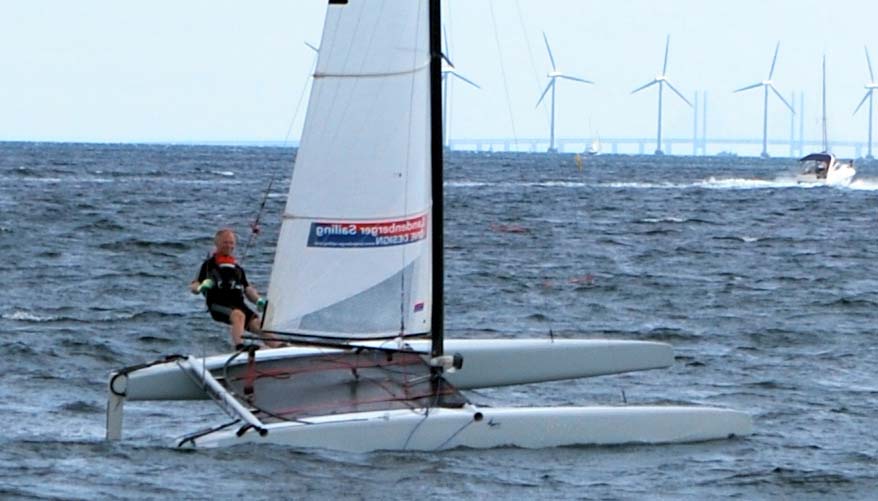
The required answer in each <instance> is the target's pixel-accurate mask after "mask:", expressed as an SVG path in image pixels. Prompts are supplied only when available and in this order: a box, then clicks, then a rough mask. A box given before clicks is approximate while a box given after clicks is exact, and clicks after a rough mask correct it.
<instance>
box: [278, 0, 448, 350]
mask: <svg viewBox="0 0 878 501" xmlns="http://www.w3.org/2000/svg"><path fill="white" fill-rule="evenodd" d="M427 23H428V15H427V2H426V1H395V2H382V1H373V0H360V1H357V2H350V3H347V4H343V5H342V4H339V5H332V6H330V8H329V9H328V11H327V17H326V22H325V25H324V31H323V37H322V41H321V45H320V50H319V53H318V61H317V68H316V70H315V73H314V77H315V78H314V82H313V86H312V91H311V98H310V100H309V104H308V110H307V114H306V118H305V128H304V130H303V134H302V139H301V141H300V147H299V150H298V152H297V157H296V164H295V167H294V169H293V175H292V178H291V181H290V191H289V196H288V198H287V205H286V208H285V210H284V214H283V218H282V220H281V230H280V235H279V238H278V244H277V250H276V253H275V260H274V265H273V267H272V275H271V279H270V283H269V291H268V298H269V305H270V306H269V309H268V311H267V312H266V315H265V324H264V328H266V329H268V330H276V331H291V332H309V333H314V334H319V335H321V336H328V337H337V338H339V339H366V338H378V337H387V336H389V335H397V336H409V335H423V334H424V333H427V332H429V331H430V323H431V309H432V302H433V298H432V277H431V271H432V249H431V242H432V231H433V230H432V228H431V226H432V225H431V217H432V214H431V203H432V202H431V178H430V171H431V157H430V123H431V113H430V109H429V106H428V103H429V99H430V72H429V71H427V69H428V68H429V67H430V64H429V62H430V52H429V40H428V26H427Z"/></svg>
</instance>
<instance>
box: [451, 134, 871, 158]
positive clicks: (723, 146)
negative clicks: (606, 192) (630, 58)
mask: <svg viewBox="0 0 878 501" xmlns="http://www.w3.org/2000/svg"><path fill="white" fill-rule="evenodd" d="M600 141H601V153H611V154H612V153H617V154H628V155H635V154H636V155H648V154H652V153H654V152H655V137H651V138H642V137H641V138H635V137H601V138H600ZM591 142H592V138H581V137H580V138H569V137H567V138H563V137H562V138H557V137H556V138H555V146H556V149H557V150H558V152H559V153H581V152H584V151H585V150H586V149H588V148H590V147H591ZM831 144H832V151H833V152H834V153H835V154H836V155H838V156H839V157H845V158H863V157H864V156H865V155H866V152H867V151H868V145H867V143H866V141H849V140H842V141H836V140H833V141H832V143H831ZM446 145H447V146H448V147H449V148H451V149H452V150H464V151H525V152H545V151H547V150H548V149H549V138H548V137H540V138H517V139H513V138H478V139H458V138H455V139H448V140H447V141H446ZM822 149H823V143H822V141H821V140H799V139H796V140H793V141H790V139H789V138H787V139H775V140H771V139H769V140H768V154H769V155H770V156H774V157H801V156H804V155H807V154H808V153H812V152H815V151H821V150H822ZM662 151H663V152H664V154H666V155H718V154H736V155H741V156H759V154H760V153H761V152H762V139H746V138H697V139H694V138H691V137H689V138H663V140H662ZM873 153H874V151H873Z"/></svg>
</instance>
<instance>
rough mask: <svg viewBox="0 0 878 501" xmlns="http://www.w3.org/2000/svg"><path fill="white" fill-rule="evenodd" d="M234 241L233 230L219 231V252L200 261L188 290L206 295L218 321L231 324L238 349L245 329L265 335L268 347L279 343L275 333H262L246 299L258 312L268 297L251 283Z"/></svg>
mask: <svg viewBox="0 0 878 501" xmlns="http://www.w3.org/2000/svg"><path fill="white" fill-rule="evenodd" d="M235 243H236V239H235V232H234V231H232V230H231V229H229V228H223V229H220V230H219V231H217V232H216V235H215V236H214V244H215V245H216V252H215V253H214V254H213V255H212V256H210V257H209V258H208V259H206V260H205V261H204V262H203V263H202V264H201V269H200V270H199V271H198V276H197V277H196V278H195V280H193V281H192V282H191V283H190V284H189V290H190V291H191V292H192V294H199V293H200V294H204V298H205V301H206V303H207V309H208V311H210V316H211V317H213V319H214V320H216V321H217V322H222V323H226V324H229V326H230V328H229V330H230V334H231V336H232V345H233V346H234V347H235V349H238V350H240V349H243V348H244V338H243V335H244V329H245V328H246V329H247V330H248V331H250V332H252V333H254V334H257V335H259V336H260V337H262V339H263V340H265V342H266V344H267V345H268V346H270V347H275V346H280V345H281V343H280V342H278V341H277V339H276V338H275V337H274V336H272V335H270V334H266V333H263V332H262V329H261V327H260V323H261V321H260V318H259V315H258V314H256V313H255V312H254V311H253V310H252V309H250V307H248V306H247V304H246V303H245V302H244V297H245V296H246V298H247V299H249V300H250V301H251V302H253V303H254V304H255V305H256V306H257V308H258V309H259V311H264V310H265V305H266V301H265V299H263V298H262V297H260V295H259V292H258V291H257V290H256V288H255V287H253V286H252V285H250V282H248V281H247V275H246V274H245V273H244V268H242V267H241V265H239V264H238V263H237V262H236V261H235V255H234V254H235Z"/></svg>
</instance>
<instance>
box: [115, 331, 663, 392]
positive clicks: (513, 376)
mask: <svg viewBox="0 0 878 501" xmlns="http://www.w3.org/2000/svg"><path fill="white" fill-rule="evenodd" d="M361 344H363V345H370V346H379V345H381V343H375V342H372V343H361ZM385 344H386V345H388V346H389V345H390V343H385ZM408 344H409V346H410V347H411V348H412V349H413V350H416V351H420V352H425V353H426V352H428V351H429V341H421V340H417V341H411V342H409V343H408ZM393 346H394V347H395V346H396V345H395V343H393ZM332 351H337V350H332V349H327V348H299V347H290V348H276V349H271V350H258V351H257V352H256V361H257V362H258V361H261V360H274V359H280V358H291V357H302V356H306V355H314V354H317V353H328V352H332ZM445 352H446V353H448V354H452V353H460V354H461V355H462V356H463V367H462V368H461V369H460V370H458V371H456V372H448V373H446V374H445V378H446V379H447V380H448V382H450V383H451V384H453V385H454V386H456V387H457V388H459V389H462V390H467V389H476V388H487V387H495V386H508V385H516V384H529V383H539V382H545V381H557V380H562V379H575V378H581V377H591V376H601V375H608V374H619V373H623V372H631V371H640V370H648V369H658V368H664V367H669V366H670V365H672V364H673V363H674V352H673V349H672V348H671V346H670V345H668V344H665V343H656V342H650V341H616V340H601V339H585V340H572V339H559V340H554V341H552V340H549V339H467V340H448V341H446V342H445ZM230 356H231V355H228V354H226V355H217V356H212V357H207V358H206V359H204V363H205V368H206V369H207V370H218V369H220V368H222V367H223V365H224V364H225V363H226V362H227V361H228V359H229V357H230ZM425 358H426V357H425ZM246 361H247V357H246V356H241V357H238V358H237V359H236V360H235V361H234V363H235V364H244V363H246ZM110 389H111V391H112V392H113V393H116V394H117V395H125V398H126V399H127V400H194V399H205V398H208V397H207V395H206V394H205V392H204V390H203V389H202V388H200V387H199V386H198V385H197V384H196V383H195V382H193V381H192V379H191V378H190V377H189V376H188V375H187V374H186V373H185V371H183V370H182V369H181V368H180V367H179V365H178V364H177V363H176V362H174V361H168V362H163V363H158V364H155V365H151V366H149V367H145V368H142V369H137V370H134V371H131V372H128V373H126V374H124V375H122V376H119V377H116V376H115V374H114V375H111V376H110Z"/></svg>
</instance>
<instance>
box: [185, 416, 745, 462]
mask: <svg viewBox="0 0 878 501" xmlns="http://www.w3.org/2000/svg"><path fill="white" fill-rule="evenodd" d="M239 429H240V427H239V426H234V427H229V428H226V429H223V430H219V431H213V432H210V433H208V434H205V435H202V436H200V437H197V438H193V439H190V440H184V441H183V442H182V443H180V444H179V445H180V446H183V447H223V446H230V445H238V444H246V443H267V444H277V445H286V446H293V447H297V448H309V447H315V448H326V449H333V450H342V451H351V452H368V451H376V450H414V451H432V450H443V449H452V448H457V447H471V448H477V449H481V448H492V447H505V446H510V447H522V448H542V447H559V446H569V445H619V444H668V443H684V442H686V443H688V442H701V441H707V440H717V439H726V438H731V437H736V436H745V435H749V434H750V433H752V423H751V419H750V417H749V416H748V415H746V414H744V413H742V412H738V411H733V410H728V409H719V408H715V407H689V406H667V407H663V406H631V407H629V406H621V407H608V406H601V407H532V408H508V407H506V408H490V407H489V408H480V407H475V406H471V405H467V406H465V407H464V408H462V409H447V408H433V409H430V410H429V411H425V410H423V409H420V410H407V409H406V410H393V411H381V412H364V413H353V414H345V415H337V416H323V417H319V418H309V419H304V420H301V421H297V422H289V423H276V424H271V425H267V426H266V431H267V433H265V434H264V435H261V434H259V433H257V432H256V431H254V430H252V429H251V430H249V431H246V432H244V433H243V434H241V435H240V436H238V434H237V432H238V431H239Z"/></svg>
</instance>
